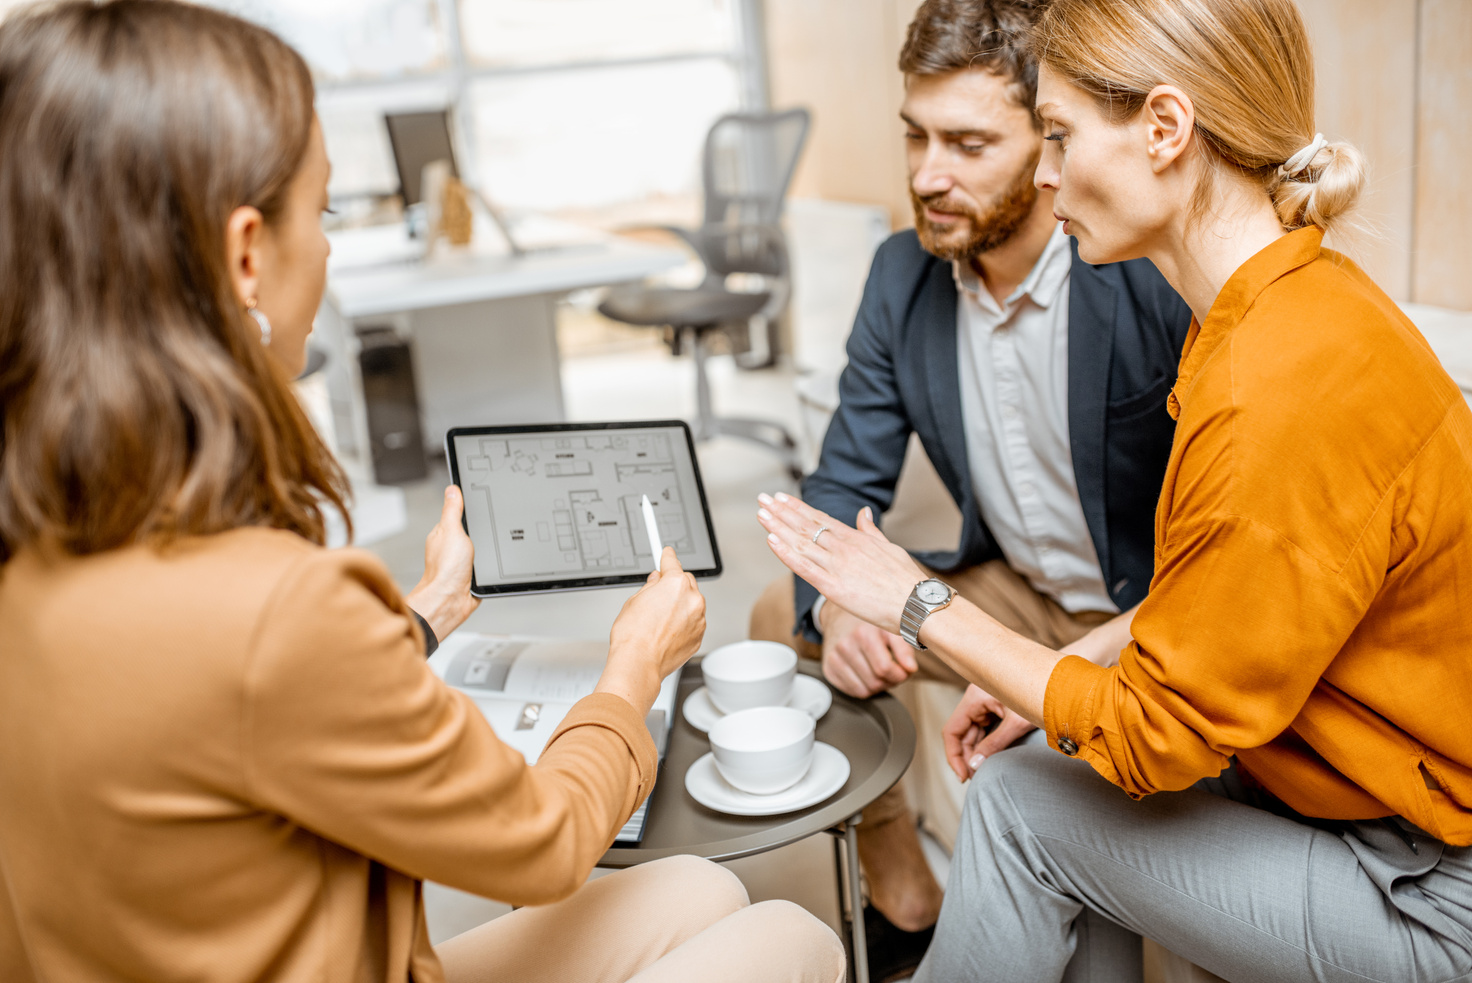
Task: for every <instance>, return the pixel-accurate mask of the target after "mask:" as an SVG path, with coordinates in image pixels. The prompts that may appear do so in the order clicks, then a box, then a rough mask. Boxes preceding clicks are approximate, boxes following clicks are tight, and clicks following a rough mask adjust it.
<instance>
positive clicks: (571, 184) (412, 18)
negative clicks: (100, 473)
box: [0, 0, 764, 213]
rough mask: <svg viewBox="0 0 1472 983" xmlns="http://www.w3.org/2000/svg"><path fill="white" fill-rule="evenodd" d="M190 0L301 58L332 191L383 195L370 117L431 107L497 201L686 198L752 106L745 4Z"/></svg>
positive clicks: (755, 72)
mask: <svg viewBox="0 0 1472 983" xmlns="http://www.w3.org/2000/svg"><path fill="white" fill-rule="evenodd" d="M3 2H5V0H0V3H3ZM203 2H206V3H210V4H212V5H214V6H218V7H221V8H223V9H227V10H230V11H232V12H234V13H237V14H239V15H241V16H243V17H247V18H249V19H251V20H254V21H256V22H257V23H261V24H264V25H266V26H268V27H270V28H272V29H273V30H275V31H276V32H277V33H279V34H280V35H281V36H282V37H283V38H285V39H286V40H287V41H288V42H290V43H291V44H292V45H293V46H295V47H296V48H297V50H298V51H300V52H301V53H302V55H303V56H304V57H305V58H306V59H307V61H308V63H309V64H310V65H311V67H312V72H313V74H314V76H315V77H316V79H317V82H318V100H317V109H318V115H319V117H320V118H321V120H322V125H323V131H324V133H325V134H326V137H327V146H328V153H329V155H330V156H331V158H332V161H333V178H332V188H331V191H332V194H333V195H334V197H336V198H338V199H339V200H341V199H346V198H352V197H361V196H371V195H386V194H392V193H393V192H395V191H396V190H397V188H398V179H397V176H396V174H395V171H394V167H393V158H392V153H391V150H390V148H389V144H388V139H387V134H386V133H385V132H384V129H383V124H382V115H383V113H385V112H389V111H395V110H411V109H428V108H438V107H443V106H450V107H452V108H453V109H454V110H455V112H454V119H455V122H456V124H457V130H458V131H459V132H458V133H457V137H458V139H457V146H458V148H459V151H460V156H461V158H462V159H461V161H460V165H461V169H462V173H463V174H464V176H465V177H466V178H467V179H468V180H469V181H471V182H472V183H475V184H477V185H479V187H480V188H481V190H482V191H483V192H484V193H485V194H486V195H487V196H488V197H490V198H491V199H492V200H494V201H496V202H498V203H499V204H501V205H504V206H507V207H509V208H512V209H536V210H544V211H558V210H566V209H576V210H579V211H581V212H584V213H586V212H587V211H589V210H598V209H602V208H608V207H613V206H627V205H629V204H631V203H636V202H639V201H641V200H645V199H650V198H670V197H679V196H692V197H693V196H694V195H695V194H696V193H698V189H699V161H700V152H701V147H702V143H703V140H704V137H705V131H706V130H707V129H709V127H710V125H711V123H713V122H714V121H715V119H716V117H718V116H719V115H721V114H722V113H724V112H729V111H732V110H735V109H737V108H739V107H741V106H743V105H746V106H754V105H760V103H761V102H762V101H763V100H764V95H762V92H763V89H764V86H763V85H762V82H761V77H760V76H761V73H762V70H763V69H762V59H761V53H760V50H759V48H757V47H754V46H755V45H756V44H758V43H759V42H758V40H757V39H755V38H753V37H752V36H751V35H752V34H753V33H754V31H753V30H752V28H751V27H750V26H749V24H748V23H747V20H748V18H749V17H750V16H751V15H752V13H753V12H752V11H751V10H749V9H748V7H747V4H750V3H754V2H756V0H314V2H313V3H310V4H303V3H300V2H299V0H203ZM625 211H627V209H625Z"/></svg>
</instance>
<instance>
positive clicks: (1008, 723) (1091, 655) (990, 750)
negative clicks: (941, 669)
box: [825, 604, 1140, 782]
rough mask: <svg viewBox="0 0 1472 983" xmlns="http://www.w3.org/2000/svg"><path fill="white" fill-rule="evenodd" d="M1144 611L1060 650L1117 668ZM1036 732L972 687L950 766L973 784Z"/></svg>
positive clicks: (950, 728) (949, 745)
mask: <svg viewBox="0 0 1472 983" xmlns="http://www.w3.org/2000/svg"><path fill="white" fill-rule="evenodd" d="M825 607H826V605H825ZM1139 608H1140V606H1139V605H1138V604H1137V605H1135V606H1134V607H1132V608H1130V609H1129V610H1128V611H1126V612H1124V613H1123V614H1121V615H1119V616H1117V617H1115V618H1113V619H1111V620H1109V621H1106V622H1104V624H1102V625H1099V626H1098V627H1097V628H1095V629H1094V630H1092V631H1090V632H1089V633H1088V634H1086V635H1084V636H1083V637H1082V638H1080V639H1078V641H1075V642H1071V643H1069V644H1068V645H1065V646H1063V647H1062V648H1061V649H1059V650H1058V651H1059V652H1060V653H1062V654H1063V655H1078V656H1082V657H1083V658H1085V659H1088V660H1089V661H1090V662H1092V663H1094V664H1095V665H1100V666H1112V665H1114V664H1115V663H1117V662H1118V661H1119V650H1120V649H1122V648H1123V647H1124V646H1126V645H1128V644H1129V641H1130V622H1131V621H1132V620H1133V619H1134V616H1135V612H1136V611H1138V610H1139ZM825 661H826V651H825ZM825 671H826V669H825ZM1033 730H1036V727H1035V725H1034V724H1033V723H1032V722H1031V721H1030V720H1028V719H1027V718H1026V717H1024V716H1022V715H1021V714H1019V713H1016V712H1015V711H1013V710H1009V709H1008V708H1007V707H1005V706H1003V705H1002V703H1001V701H1000V700H998V699H997V698H996V697H994V696H992V695H991V694H989V693H987V692H986V691H985V690H983V689H982V688H981V687H979V686H974V685H973V686H968V687H966V695H965V696H963V697H961V702H960V704H959V705H958V706H957V707H956V712H955V713H953V714H951V719H950V720H948V721H947V722H946V725H945V728H944V731H943V733H944V734H945V740H946V761H947V762H949V763H950V766H951V770H952V771H954V772H955V773H956V777H957V778H959V779H961V781H963V782H964V781H967V780H968V779H970V778H971V776H972V775H975V774H976V769H977V768H980V767H981V763H982V762H983V761H985V760H986V759H987V758H989V757H991V756H992V755H994V754H996V753H997V752H998V751H1004V750H1006V749H1007V748H1009V747H1011V746H1012V745H1013V744H1016V743H1017V742H1018V741H1020V740H1022V738H1024V737H1026V736H1027V735H1028V734H1029V733H1031V732H1032V731H1033Z"/></svg>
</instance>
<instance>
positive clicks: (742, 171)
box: [703, 109, 809, 275]
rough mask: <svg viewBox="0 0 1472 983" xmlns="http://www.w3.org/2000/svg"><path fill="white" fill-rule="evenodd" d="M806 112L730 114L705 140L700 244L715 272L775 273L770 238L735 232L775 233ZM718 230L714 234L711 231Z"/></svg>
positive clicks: (799, 147) (805, 126) (804, 128)
mask: <svg viewBox="0 0 1472 983" xmlns="http://www.w3.org/2000/svg"><path fill="white" fill-rule="evenodd" d="M808 119H809V117H808V111H807V110H806V109H789V110H786V111H784V112H780V113H731V114H729V115H726V116H722V117H721V118H720V119H718V120H716V122H715V125H714V126H712V127H711V129H710V133H709V134H708V135H707V136H706V138H705V229H704V230H703V231H704V232H705V233H706V241H705V246H706V248H707V250H708V254H707V257H706V259H707V261H708V263H709V265H711V266H712V267H713V268H714V269H713V272H715V273H718V274H722V275H724V274H726V273H764V274H767V275H779V274H781V273H782V272H784V271H783V270H780V269H777V268H775V266H776V265H778V260H777V258H776V257H775V256H774V255H773V253H774V245H773V241H772V239H771V236H770V235H767V236H759V235H751V234H741V233H737V232H735V231H734V230H735V228H736V227H748V228H749V227H752V226H763V227H765V228H766V229H767V230H768V231H769V233H770V232H775V231H776V229H777V226H778V223H779V222H780V221H781V218H782V205H783V200H784V199H785V198H786V195H787V186H788V185H789V184H791V183H792V172H793V171H794V170H795V169H796V168H797V160H798V157H799V156H800V155H801V153H802V148H803V143H804V142H805V141H806V140H807V134H808ZM717 226H719V227H721V228H720V230H719V231H718V230H717V229H716V228H714V227H717Z"/></svg>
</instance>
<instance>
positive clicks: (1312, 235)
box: [1166, 225, 1324, 419]
mask: <svg viewBox="0 0 1472 983" xmlns="http://www.w3.org/2000/svg"><path fill="white" fill-rule="evenodd" d="M1323 242H1324V230H1322V229H1320V228H1318V227H1317V226H1313V225H1310V226H1306V227H1305V228H1302V229H1298V230H1296V231H1293V232H1289V233H1288V234H1287V235H1284V236H1281V237H1279V238H1278V239H1275V240H1273V242H1271V243H1269V244H1268V245H1267V246H1266V247H1264V248H1263V249H1261V250H1259V251H1258V252H1257V253H1256V254H1255V255H1254V256H1253V257H1252V258H1251V259H1249V260H1248V261H1247V262H1245V263H1243V264H1242V265H1241V266H1239V267H1237V272H1235V273H1233V274H1232V275H1231V277H1230V278H1229V279H1228V280H1227V282H1226V284H1225V285H1224V286H1223V287H1222V289H1221V292H1220V293H1218V294H1217V295H1216V300H1215V301H1213V302H1212V305H1211V310H1210V311H1208V312H1207V314H1206V320H1205V321H1204V322H1201V321H1197V320H1196V319H1195V318H1194V317H1193V318H1192V319H1191V330H1190V332H1189V333H1188V334H1187V335H1186V344H1185V347H1184V348H1183V349H1182V351H1181V371H1180V374H1179V375H1177V376H1176V384H1175V387H1174V388H1173V389H1171V392H1170V398H1169V399H1168V400H1167V401H1166V408H1167V409H1168V410H1169V411H1170V415H1171V416H1172V417H1173V418H1175V419H1180V416H1181V407H1182V404H1183V401H1184V399H1185V397H1186V396H1187V395H1189V394H1190V391H1191V386H1192V384H1193V383H1194V382H1195V381H1196V376H1197V375H1199V374H1200V372H1201V370H1202V369H1203V368H1204V367H1205V366H1206V363H1207V362H1209V361H1211V357H1212V356H1213V355H1214V354H1216V350H1217V349H1218V348H1220V347H1221V346H1222V343H1223V342H1225V341H1226V340H1227V337H1228V336H1229V335H1230V334H1231V333H1232V329H1233V328H1235V327H1236V326H1237V325H1238V324H1239V323H1241V321H1242V318H1243V317H1244V316H1245V315H1246V314H1247V311H1248V309H1249V308H1250V307H1252V305H1253V304H1254V303H1255V302H1256V301H1257V298H1258V297H1259V296H1260V295H1261V294H1262V292H1263V291H1264V290H1266V289H1267V288H1268V287H1269V286H1270V285H1272V284H1273V283H1274V282H1275V281H1277V280H1279V279H1280V278H1282V277H1283V276H1286V275H1287V274H1289V273H1292V272H1293V271H1294V270H1296V269H1298V268H1299V267H1301V266H1307V265H1308V264H1309V263H1312V262H1313V261H1314V260H1316V259H1318V258H1319V254H1320V252H1321V251H1322V249H1323Z"/></svg>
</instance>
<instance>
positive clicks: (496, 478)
mask: <svg viewBox="0 0 1472 983" xmlns="http://www.w3.org/2000/svg"><path fill="white" fill-rule="evenodd" d="M445 457H446V459H447V460H448V461H449V462H450V478H451V480H453V481H454V482H455V484H456V485H458V486H459V488H460V491H461V493H462V494H463V495H464V496H465V531H466V532H467V533H469V535H470V541H471V542H472V543H473V544H474V545H475V567H474V572H473V575H472V577H471V583H470V592H471V593H472V594H474V595H475V596H476V597H494V596H496V595H500V594H529V593H533V592H537V591H548V590H583V589H587V588H592V587H617V586H621V585H624V584H642V583H643V582H644V580H645V579H646V578H647V577H648V576H649V573H650V571H652V570H653V569H654V563H655V558H654V557H653V556H651V555H650V545H649V534H648V531H647V530H646V528H645V525H644V518H643V514H642V502H643V497H644V496H645V495H648V496H649V501H650V503H651V504H652V505H653V506H654V516H655V523H656V525H657V527H658V530H659V538H660V541H661V542H662V543H663V544H664V545H665V546H673V547H674V548H675V554H676V555H677V556H678V557H679V558H680V564H681V565H682V566H683V567H684V568H685V570H686V571H687V572H689V573H692V574H694V575H695V576H696V577H702V578H704V577H715V576H718V575H719V574H720V572H721V554H720V550H719V549H718V548H717V547H716V534H715V528H714V527H713V526H712V525H711V521H710V506H709V505H708V504H707V502H706V499H705V485H704V484H703V483H702V482H701V480H700V468H699V466H698V465H697V463H696V459H695V442H694V441H693V440H692V439H691V437H690V427H689V426H688V425H686V424H685V422H684V421H683V420H652V421H636V422H627V423H544V424H540V425H535V426H511V427H456V428H454V429H452V430H451V431H450V432H449V433H447V434H446V435H445Z"/></svg>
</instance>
